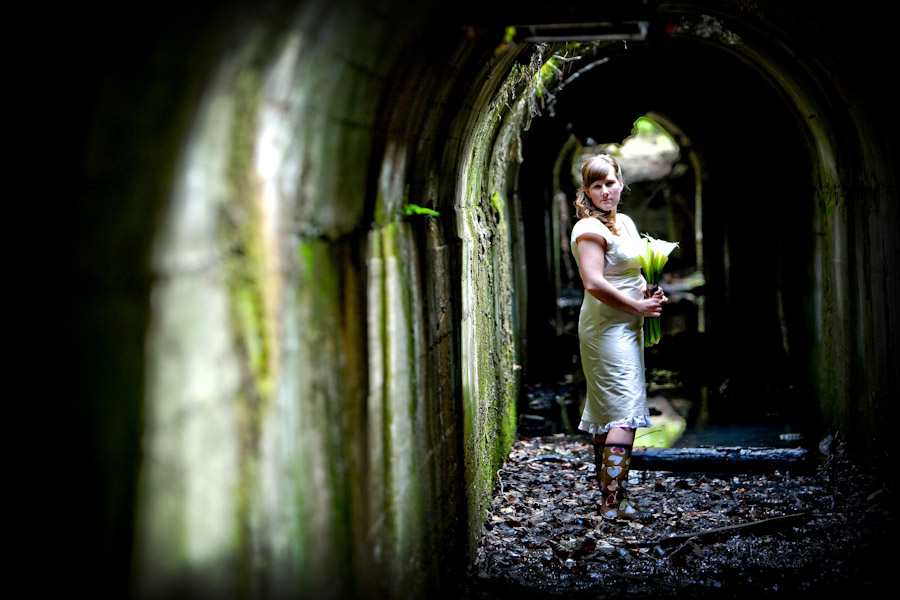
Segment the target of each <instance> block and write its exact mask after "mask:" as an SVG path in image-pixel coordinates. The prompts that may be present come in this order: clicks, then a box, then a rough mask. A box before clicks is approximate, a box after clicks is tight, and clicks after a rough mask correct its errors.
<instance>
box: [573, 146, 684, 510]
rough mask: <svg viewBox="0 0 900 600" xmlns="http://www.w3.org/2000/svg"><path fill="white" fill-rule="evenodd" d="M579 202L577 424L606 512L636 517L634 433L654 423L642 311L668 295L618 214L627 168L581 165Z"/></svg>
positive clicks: (601, 158) (595, 160)
mask: <svg viewBox="0 0 900 600" xmlns="http://www.w3.org/2000/svg"><path fill="white" fill-rule="evenodd" d="M581 177H582V184H583V185H582V187H581V188H580V189H579V190H578V194H577V196H576V200H575V209H576V216H577V217H578V219H579V220H578V222H577V223H576V224H575V226H574V227H573V228H572V250H573V253H574V254H575V262H576V263H577V264H578V269H579V272H580V273H581V279H582V281H583V282H584V290H585V294H584V303H583V304H582V306H581V314H580V316H579V320H578V338H579V342H580V348H581V364H582V367H583V369H584V375H585V379H586V380H587V400H586V402H585V406H584V412H583V413H582V417H581V423H580V425H579V429H581V430H583V431H587V432H589V433H592V434H594V457H595V459H596V462H597V481H598V483H599V485H600V491H601V498H602V500H601V506H600V514H601V515H603V517H605V518H607V519H615V518H622V519H634V518H635V517H636V516H637V511H636V510H635V508H634V507H633V506H632V505H631V504H630V503H629V501H628V499H627V497H626V493H625V483H626V482H627V480H628V468H629V465H630V462H631V449H632V446H633V445H634V432H635V429H637V428H638V427H650V425H651V423H650V412H649V410H648V409H647V392H646V390H645V388H644V336H643V332H642V326H643V322H644V317H658V316H660V314H661V310H662V305H663V303H664V302H666V297H665V295H664V294H663V292H662V290H657V291H656V293H655V294H653V295H648V294H647V291H646V290H647V286H646V281H645V280H644V278H643V277H642V276H641V263H640V260H639V259H638V253H639V247H638V242H640V235H639V234H638V231H637V229H636V228H635V226H634V223H633V222H632V220H631V219H630V218H628V217H627V216H626V215H623V214H621V213H619V212H617V210H616V208H617V206H618V204H619V197H620V195H621V193H622V189H623V188H624V187H625V181H624V180H623V178H622V170H621V168H620V167H619V164H618V162H617V161H616V160H615V159H614V158H613V157H611V156H608V155H605V154H600V155H597V156H594V157H592V158H590V159H588V160H587V161H585V163H584V165H583V166H582V168H581Z"/></svg>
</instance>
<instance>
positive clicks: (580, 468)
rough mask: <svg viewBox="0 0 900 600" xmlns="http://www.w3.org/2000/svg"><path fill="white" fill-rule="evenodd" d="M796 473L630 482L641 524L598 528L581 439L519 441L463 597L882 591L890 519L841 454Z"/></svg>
mask: <svg viewBox="0 0 900 600" xmlns="http://www.w3.org/2000/svg"><path fill="white" fill-rule="evenodd" d="M832 449H833V453H832V454H831V455H830V456H828V457H827V458H826V457H824V456H823V457H822V458H823V460H822V464H821V465H820V466H818V468H816V469H814V470H811V471H808V472H807V473H806V474H791V473H789V472H773V473H767V474H752V475H751V474H734V473H730V474H713V473H676V472H655V471H636V470H633V471H632V472H631V475H630V478H629V485H630V487H629V495H630V497H631V498H632V500H633V501H634V502H635V503H636V504H637V505H638V506H639V507H640V508H641V509H642V511H644V513H645V514H644V516H643V517H642V519H641V520H640V521H639V522H631V523H629V522H621V521H615V522H611V521H605V520H603V519H602V518H601V517H599V515H598V512H597V506H598V504H599V502H600V497H599V493H598V490H597V484H596V479H595V476H594V459H593V449H592V447H591V445H590V440H589V438H588V437H581V436H567V435H564V434H559V435H553V436H548V437H535V438H523V437H520V438H519V439H518V440H517V442H516V444H515V446H514V448H513V450H512V452H511V454H510V456H509V459H508V461H507V463H506V464H505V465H504V467H503V468H502V469H501V471H500V472H499V480H498V482H497V484H496V486H495V490H494V496H493V501H492V503H491V506H490V509H489V514H488V516H487V520H486V523H485V525H484V526H483V528H482V534H483V535H482V538H481V541H480V544H479V547H478V556H477V560H476V562H475V564H474V565H473V566H472V567H471V569H470V576H469V578H468V583H467V586H466V594H465V596H466V597H467V598H472V599H479V600H489V599H493V598H520V599H522V600H526V599H530V598H561V597H565V598H597V599H602V598H610V599H612V598H638V597H640V598H745V597H746V598H760V597H763V598H766V597H773V596H786V597H791V598H798V597H814V596H815V597H818V598H822V597H826V598H830V597H835V594H836V593H842V594H846V593H852V594H858V593H866V592H873V591H882V592H883V590H880V588H881V586H883V585H885V583H886V582H890V581H891V580H892V572H891V569H894V568H895V567H894V563H895V558H896V557H897V556H898V551H897V546H896V539H897V521H896V513H895V512H894V509H893V507H892V504H891V502H890V500H889V499H888V492H887V491H886V490H885V489H883V487H882V485H881V484H880V483H879V482H878V479H877V478H876V477H874V476H873V474H871V473H867V472H865V470H864V469H862V468H860V467H859V466H858V465H856V464H855V463H854V462H853V461H852V460H850V459H849V457H848V454H847V452H846V451H845V449H844V448H843V446H842V445H841V444H839V443H835V444H833V445H832Z"/></svg>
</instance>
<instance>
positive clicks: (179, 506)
mask: <svg viewBox="0 0 900 600" xmlns="http://www.w3.org/2000/svg"><path fill="white" fill-rule="evenodd" d="M429 10H431V11H433V10H434V7H429V6H428V5H426V6H425V7H422V6H418V5H415V3H405V2H397V3H395V4H393V5H390V4H380V5H379V6H378V7H376V6H370V5H366V4H363V3H360V4H354V3H338V4H330V3H326V2H306V3H302V4H298V5H294V4H292V3H273V4H271V5H267V6H264V7H260V8H255V7H240V8H238V7H237V5H235V6H230V7H228V8H227V9H222V11H221V13H219V14H217V15H216V16H215V18H212V19H210V20H209V21H205V20H204V19H202V18H199V17H198V23H197V25H202V26H203V27H206V28H208V29H207V30H205V35H204V36H198V37H197V38H196V39H195V40H194V41H193V42H190V43H189V42H187V41H183V40H181V39H180V38H178V40H179V41H178V42H177V43H176V42H170V41H169V40H168V38H167V37H166V35H161V36H160V37H159V38H156V37H154V36H150V38H151V40H152V41H153V42H154V43H155V44H156V46H155V47H154V46H149V47H147V48H141V49H140V52H139V54H140V55H141V56H143V55H144V53H145V52H146V53H148V54H149V55H151V56H152V54H153V52H154V51H162V50H159V48H162V49H165V48H166V47H167V46H166V44H167V43H174V44H175V49H174V50H172V54H176V55H177V54H179V53H181V52H193V53H196V52H199V51H200V50H202V51H203V58H204V60H200V61H198V62H197V64H191V65H189V66H187V67H185V72H184V74H183V76H181V75H180V76H179V77H171V78H170V77H169V75H170V74H169V73H167V72H166V70H165V68H162V69H159V68H153V67H152V66H151V67H146V68H145V69H144V70H143V71H142V72H141V73H140V77H138V75H137V74H135V75H134V76H133V81H122V80H116V79H115V77H112V78H110V80H109V81H110V83H108V84H107V85H108V86H109V88H108V89H107V90H106V91H105V92H104V94H106V95H103V94H101V96H102V97H104V98H108V101H109V102H111V103H115V102H116V101H123V99H125V100H127V101H128V102H131V103H132V104H133V105H134V106H140V105H141V102H142V101H144V99H143V97H142V93H144V92H146V89H144V90H141V89H139V88H141V87H142V85H143V83H144V82H149V83H150V85H151V87H154V86H155V87H156V88H158V89H159V90H163V91H164V92H165V94H167V95H168V99H169V100H168V101H169V102H170V103H171V104H172V105H174V106H178V107H179V111H180V113H182V114H184V115H185V119H184V121H183V125H182V127H181V128H173V130H172V131H161V132H156V135H157V136H159V137H160V139H161V143H160V144H159V145H158V148H160V149H166V151H165V152H163V154H161V155H159V156H156V157H155V158H156V160H158V161H159V162H160V163H162V164H163V165H165V169H164V170H163V171H162V172H157V171H147V170H144V169H141V168H140V165H138V164H137V163H134V164H128V165H123V166H122V168H121V169H118V170H116V171H115V172H105V171H104V170H103V167H102V164H104V163H105V164H107V165H109V164H113V161H115V159H116V157H115V153H116V151H117V150H119V149H120V148H122V147H125V148H128V147H130V145H131V144H138V143H139V142H138V141H137V140H133V139H129V138H125V139H122V140H119V142H118V144H119V145H117V146H115V147H113V145H112V144H110V145H108V146H107V145H105V144H106V143H107V141H108V140H110V139H111V138H112V137H113V136H114V135H115V132H113V131H110V130H109V126H110V123H109V122H108V121H107V120H106V119H104V118H103V116H102V115H100V116H99V117H98V118H97V120H96V121H95V122H94V125H93V129H92V134H91V135H92V137H91V142H92V144H93V146H92V148H93V150H92V152H93V155H92V157H93V160H94V161H95V162H96V165H97V166H96V168H97V172H98V173H101V174H102V177H103V178H104V179H105V180H106V181H107V182H108V185H109V188H110V189H109V191H106V190H103V191H102V193H99V194H98V193H97V190H96V189H94V190H86V191H85V194H86V197H90V196H91V194H92V193H93V194H96V197H97V198H99V199H103V200H104V203H105V204H104V208H105V210H107V211H109V212H110V213H111V216H110V217H109V218H108V219H105V222H107V223H112V224H114V225H113V226H111V227H110V230H109V231H108V232H107V233H106V234H105V235H106V236H107V237H106V239H109V240H110V242H109V244H108V245H109V246H110V248H109V250H110V255H109V256H107V257H106V259H107V260H108V261H109V263H110V264H112V265H115V266H116V268H118V269H121V270H126V269H127V267H126V266H125V265H120V264H119V261H125V260H127V261H133V263H134V265H135V268H137V269H143V270H144V271H145V272H146V273H147V276H146V277H145V278H144V279H142V280H139V283H138V285H136V286H134V290H133V292H132V293H133V295H134V298H135V300H136V302H137V303H138V306H140V307H141V309H140V310H138V311H137V317H136V318H135V317H131V318H128V319H126V320H125V322H124V323H121V322H111V321H104V320H96V321H92V322H90V323H87V324H85V325H84V326H83V327H84V333H83V335H81V337H80V338H78V339H77V342H78V343H79V344H80V345H84V346H85V347H86V348H91V347H92V342H91V337H92V336H95V335H96V332H97V331H99V332H100V333H101V335H102V336H104V337H106V338H109V339H111V340H117V341H118V342H119V343H120V347H119V348H118V351H119V352H121V353H122V354H123V355H127V356H132V357H133V358H132V363H133V365H132V366H133V368H132V370H131V371H130V372H129V373H123V374H122V375H121V377H122V378H123V379H125V380H126V381H127V387H122V388H120V389H118V390H113V391H112V392H110V396H118V397H119V398H124V399H125V403H126V406H127V410H125V411H124V412H126V413H127V417H125V418H124V420H125V421H126V423H127V425H128V428H129V429H130V430H131V431H132V432H133V437H131V438H130V440H129V443H130V445H131V447H132V448H133V450H132V451H131V453H130V455H128V456H127V457H126V458H125V459H124V460H123V463H124V465H123V466H113V467H112V468H111V470H110V471H109V472H108V473H106V474H104V475H102V476H100V477H99V483H100V485H101V487H102V486H104V485H106V486H111V487H116V486H120V487H121V488H122V489H123V490H124V492H125V493H127V494H129V496H128V497H125V498H123V502H124V505H122V506H119V507H117V508H118V510H120V511H122V518H121V520H120V522H118V523H115V524H112V525H108V526H107V530H108V531H110V532H112V533H113V534H117V533H119V534H120V532H121V530H123V529H127V530H129V531H130V532H131V533H128V534H125V535H121V534H120V536H121V539H120V540H118V541H117V542H116V543H111V544H110V545H109V546H108V547H107V548H105V549H104V550H105V552H107V553H109V554H110V555H112V554H117V555H119V556H126V557H127V558H125V559H120V568H123V569H125V570H127V571H128V573H129V574H128V575H127V576H125V577H123V578H121V579H120V580H117V581H106V582H104V585H105V586H107V587H109V588H110V590H111V591H113V592H115V593H118V594H123V593H124V592H125V588H127V589H128V590H130V593H132V594H134V595H136V596H139V597H149V598H156V597H171V596H191V597H196V596H199V597H270V596H274V597H284V596H290V597H295V596H306V595H316V596H320V597H343V598H351V597H352V598H355V597H368V596H371V597H398V598H399V597H422V596H424V595H427V594H429V593H435V592H436V591H440V590H444V591H446V590H450V589H452V588H453V586H454V585H457V584H458V583H459V581H460V579H459V575H460V573H461V572H462V570H463V569H464V567H465V563H466V552H467V549H468V548H470V547H471V546H472V544H473V543H474V541H475V540H477V537H478V535H479V533H480V527H481V518H482V515H483V510H484V505H485V502H486V501H487V500H488V499H489V495H490V492H491V490H492V487H493V482H494V474H495V473H496V470H497V469H498V468H499V467H500V465H501V464H502V462H503V460H504V459H505V456H506V453H507V451H508V449H509V446H510V444H511V443H512V439H513V436H514V433H515V400H516V397H517V392H518V387H517V386H518V379H517V377H516V368H517V366H516V364H517V348H518V345H519V340H518V335H519V334H518V324H519V321H520V319H519V317H518V315H517V306H518V304H517V301H516V297H517V293H516V287H515V286H516V281H514V277H513V271H514V270H515V269H519V270H520V271H521V268H522V266H521V257H520V256H519V257H517V256H516V254H515V249H514V235H515V234H514V230H515V226H514V224H513V225H511V218H510V215H511V214H513V213H512V212H511V210H510V208H509V206H508V205H509V204H510V203H511V202H514V200H513V199H512V198H511V197H510V198H507V190H506V189H505V186H507V185H508V182H507V181H505V180H503V179H499V180H496V181H494V182H493V183H489V181H488V180H489V173H492V172H494V171H496V168H495V167H493V166H491V164H492V161H493V162H494V163H497V164H500V163H501V162H504V161H507V160H508V158H507V157H505V156H503V157H500V158H497V157H496V156H495V154H494V148H493V143H494V141H495V137H496V135H497V132H496V125H497V124H499V123H500V120H501V116H502V115H503V114H504V113H505V110H506V109H505V104H503V103H497V102H494V101H493V96H494V95H495V94H496V93H497V92H498V90H499V89H500V87H501V84H503V82H504V81H505V74H506V72H505V71H506V70H508V67H509V62H508V61H509V60H511V59H507V62H501V63H498V64H497V65H494V66H491V67H487V68H485V67H484V65H485V64H486V63H487V62H488V61H489V59H490V58H491V57H492V56H493V52H494V45H493V44H492V42H491V40H489V39H488V38H477V37H476V38H470V37H468V36H466V34H465V31H464V30H462V29H461V28H459V26H458V25H457V26H443V25H442V24H441V22H440V20H439V18H438V17H439V16H440V15H439V14H438V15H436V16H435V15H432V16H429V15H430V14H431V13H429V12H428V11H429ZM429 18H432V19H438V20H437V21H436V23H437V24H436V25H435V26H434V27H431V28H422V23H423V22H424V23H428V22H430V21H429V20H428V19H429ZM200 31H204V30H203V29H202V27H201V28H200ZM132 50H133V51H134V52H136V53H137V52H138V51H137V50H135V49H132ZM129 66H133V65H124V66H123V67H122V68H123V69H126V70H127V68H129ZM473 66H474V68H473ZM116 73H117V72H114V73H113V75H115V74H116ZM483 73H488V76H489V77H491V78H493V80H494V81H495V82H496V85H493V86H487V87H485V86H483V81H481V79H480V77H481V75H482V74H483ZM142 78H143V79H142ZM187 80H192V81H197V82H199V83H198V84H197V86H196V87H192V86H187V85H186V84H185V82H186V81H187ZM136 82H139V84H136ZM126 92H127V93H128V94H133V96H134V98H135V99H134V100H131V99H130V98H128V97H127V96H126V95H125V93H126ZM507 93H508V92H507ZM165 94H164V95H165ZM507 99H510V98H509V97H508V98H507ZM489 104H490V105H491V108H490V110H488V108H487V107H488V105H489ZM464 107H467V108H464ZM476 107H477V108H476ZM482 109H484V114H481V112H480V111H481V110H482ZM506 135H507V136H508V135H509V134H506ZM170 138H174V139H170ZM447 140H452V141H451V142H450V143H447ZM473 157H475V158H474V160H473ZM513 158H514V157H513ZM459 173H465V178H461V177H459ZM149 182H153V183H154V184H155V187H153V188H152V189H153V194H152V195H150V197H148V198H147V199H146V200H145V201H144V202H143V203H142V204H141V203H139V202H138V203H133V204H132V205H131V206H129V207H128V208H129V210H130V211H134V212H135V213H136V214H140V213H141V212H142V211H143V212H144V213H145V214H146V216H147V218H145V219H144V220H142V221H141V222H140V225H139V226H136V228H137V229H138V230H139V231H140V234H141V236H142V237H141V238H140V241H141V243H140V244H139V250H138V252H136V253H133V254H127V255H126V254H119V255H117V254H116V252H117V251H118V250H120V249H121V247H122V246H121V241H119V240H118V238H117V236H118V235H119V234H120V233H123V234H126V233H127V232H128V230H127V229H126V226H131V223H132V222H128V223H116V221H117V219H116V217H115V213H116V212H117V211H118V213H119V214H120V215H121V214H122V212H123V211H122V208H121V207H118V206H116V205H115V204H114V202H113V201H112V196H114V195H115V194H116V193H117V192H121V191H122V190H141V189H145V188H147V186H148V184H149ZM492 186H493V187H492ZM488 190H490V193H489V192H488ZM107 197H109V199H108V200H107ZM129 201H130V202H134V201H133V200H129ZM410 207H413V208H412V209H411V208H410ZM416 207H418V209H416ZM467 212H469V213H471V214H472V215H477V216H472V217H471V218H470V219H474V220H475V221H479V220H480V221H482V222H483V225H484V228H483V229H481V230H478V231H473V230H470V228H469V226H468V225H466V226H461V225H460V223H463V222H465V223H469V224H471V222H473V221H471V220H470V221H466V220H465V219H463V221H459V220H458V218H457V213H458V214H460V215H462V214H465V213H467ZM155 215H158V217H156V216H155ZM117 244H118V246H117ZM100 247H102V248H103V249H104V250H106V249H107V247H106V245H102V246H100ZM81 250H82V251H83V252H84V255H85V259H86V260H85V263H87V262H90V260H92V259H95V258H96V257H95V256H94V255H93V252H94V251H95V250H96V248H93V247H90V246H88V245H86V244H85V245H82V246H81ZM517 260H518V261H520V262H519V264H518V265H517V264H516V261H517ZM116 285H117V281H115V280H112V281H110V282H109V287H108V289H105V290H101V291H100V292H98V293H97V294H96V296H95V297H91V298H86V299H85V300H84V301H83V302H81V303H79V304H78V305H77V306H76V307H75V308H74V309H73V320H80V319H82V318H83V315H84V314H86V313H89V312H91V311H96V310H98V308H99V306H100V305H98V304H97V302H98V300H97V298H100V297H102V295H103V293H109V292H115V291H116V290H115V286H116ZM469 306H472V307H476V310H477V311H479V314H480V317H479V318H478V319H476V320H472V316H473V315H474V314H475V313H470V312H468V309H467V307H469ZM121 326H125V327H126V328H127V329H129V330H131V331H133V332H134V334H135V335H134V336H133V337H132V338H131V339H129V340H128V343H127V344H125V343H124V340H123V338H121V337H120V334H119V329H118V328H119V327H121ZM91 328H93V330H92V329H91ZM94 330H96V331H94ZM467 366H476V367H477V369H478V375H477V377H468V376H464V373H467V372H468V367H467ZM97 376H98V377H99V375H97ZM126 390H127V393H125V392H126ZM85 391H86V394H87V395H96V394H98V392H100V390H99V388H97V387H93V388H87V389H86V390H85ZM112 401H113V398H112V397H110V398H108V399H107V400H103V399H100V398H92V399H90V400H88V402H91V403H93V405H94V407H95V412H96V415H97V417H98V421H97V423H95V424H94V425H93V427H94V432H95V433H94V435H95V436H96V437H97V438H104V437H105V436H107V434H108V428H112V427H118V426H119V422H118V420H117V421H115V422H110V423H109V424H108V425H105V424H104V423H103V421H102V419H103V416H104V415H108V414H110V411H109V410H108V409H107V408H104V406H105V405H106V403H107V402H112ZM472 424H475V425H474V426H473V425H472ZM115 453H116V449H112V450H110V451H108V452H102V451H97V452H93V453H89V454H90V459H91V460H92V461H94V462H96V463H97V464H99V465H102V466H101V468H103V466H105V465H108V462H107V461H109V460H110V459H111V458H112V457H113V456H114V455H115ZM123 474H129V476H130V477H131V479H130V483H129V482H128V480H126V481H121V482H120V481H118V480H119V478H120V477H121V476H122V475H123ZM102 500H103V501H104V502H109V501H110V500H109V498H105V497H104V498H102ZM129 504H130V506H129ZM101 562H102V561H101ZM83 574H84V575H86V576H90V574H87V573H83ZM94 575H97V576H99V577H102V574H100V573H99V571H98V572H96V573H94Z"/></svg>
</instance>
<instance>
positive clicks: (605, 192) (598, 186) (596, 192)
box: [587, 170, 622, 212]
mask: <svg viewBox="0 0 900 600" xmlns="http://www.w3.org/2000/svg"><path fill="white" fill-rule="evenodd" d="M587 192H588V196H590V197H591V202H593V203H594V206H596V207H597V208H598V209H600V210H601V211H603V212H612V211H613V210H615V208H616V206H618V205H619V196H620V195H621V194H622V182H621V181H619V180H618V179H616V174H615V172H614V171H612V170H610V173H609V174H608V175H607V176H606V177H601V178H600V179H598V180H597V181H595V182H594V183H592V184H591V185H590V186H588V189H587Z"/></svg>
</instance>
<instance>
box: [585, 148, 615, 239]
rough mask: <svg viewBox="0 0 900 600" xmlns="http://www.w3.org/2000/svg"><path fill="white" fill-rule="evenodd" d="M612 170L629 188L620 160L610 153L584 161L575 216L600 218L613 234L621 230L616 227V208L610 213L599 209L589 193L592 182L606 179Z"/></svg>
mask: <svg viewBox="0 0 900 600" xmlns="http://www.w3.org/2000/svg"><path fill="white" fill-rule="evenodd" d="M610 172H613V173H615V175H616V179H618V180H619V181H621V182H622V187H623V188H624V189H628V188H627V186H626V185H625V181H624V180H623V179H622V168H621V167H620V166H619V163H618V161H616V159H615V158H613V157H612V156H610V155H609V154H597V155H596V156H592V157H591V158H589V159H587V160H586V161H584V164H583V165H581V184H582V185H581V187H580V188H578V191H577V192H576V193H575V216H576V217H578V218H579V219H584V218H587V217H593V218H595V219H599V220H600V222H601V223H603V224H604V225H606V227H607V228H608V229H609V230H610V231H611V232H613V234H617V233H618V232H619V230H618V229H617V228H616V209H615V208H614V209H612V210H611V211H610V212H608V213H606V212H603V211H601V210H599V209H598V208H597V207H596V206H594V203H593V202H591V197H590V196H588V193H587V190H588V188H589V187H591V184H592V183H594V182H595V181H597V180H598V179H606V178H607V177H608V176H609V174H610Z"/></svg>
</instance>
